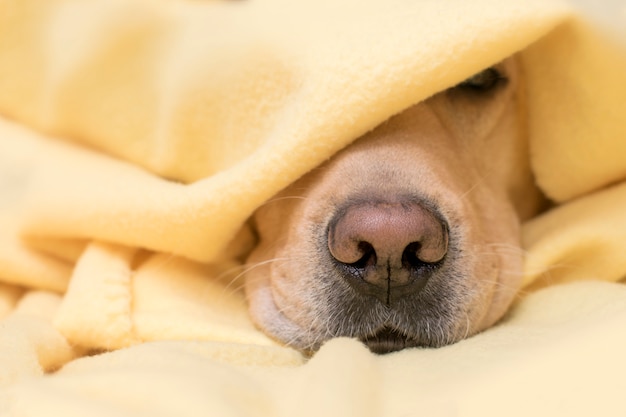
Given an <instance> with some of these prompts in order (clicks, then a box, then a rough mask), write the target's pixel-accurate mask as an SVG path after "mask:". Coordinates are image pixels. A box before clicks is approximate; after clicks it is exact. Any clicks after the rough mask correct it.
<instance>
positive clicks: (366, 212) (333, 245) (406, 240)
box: [328, 201, 448, 304]
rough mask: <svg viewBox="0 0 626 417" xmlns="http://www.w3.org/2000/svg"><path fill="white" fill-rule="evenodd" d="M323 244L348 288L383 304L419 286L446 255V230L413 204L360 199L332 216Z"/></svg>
mask: <svg viewBox="0 0 626 417" xmlns="http://www.w3.org/2000/svg"><path fill="white" fill-rule="evenodd" d="M328 248H329V250H330V253H331V255H332V256H333V258H335V259H336V260H337V261H338V263H339V264H340V265H341V266H342V269H343V271H344V275H346V277H347V279H348V281H349V282H351V284H353V286H355V287H356V288H357V289H358V290H359V291H360V292H364V293H368V294H371V295H375V296H377V297H378V298H380V299H381V300H382V301H383V302H385V303H387V304H389V303H390V302H391V301H392V299H395V298H397V297H398V296H402V295H405V294H407V293H414V292H416V291H418V290H419V289H421V288H422V287H423V286H424V284H425V282H426V279H427V278H428V276H429V275H430V272H431V271H432V270H433V269H434V268H435V267H436V266H437V264H438V263H439V262H440V261H442V259H443V258H444V256H445V255H446V253H447V250H448V231H447V227H446V225H445V223H444V222H442V221H440V220H439V219H438V218H437V216H436V215H435V214H434V213H433V212H432V211H431V210H429V209H427V208H426V207H424V206H423V205H422V204H420V203H418V202H413V201H411V202H385V201H377V202H366V203H360V204H354V205H351V206H349V207H347V208H346V209H345V210H343V211H341V212H339V213H338V215H337V216H336V217H335V218H334V219H333V222H331V224H330V227H329V230H328ZM355 278H356V279H355Z"/></svg>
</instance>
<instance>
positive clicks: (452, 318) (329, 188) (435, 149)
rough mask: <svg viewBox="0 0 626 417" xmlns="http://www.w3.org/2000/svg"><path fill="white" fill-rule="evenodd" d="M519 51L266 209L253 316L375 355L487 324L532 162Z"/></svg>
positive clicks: (438, 341)
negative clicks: (352, 342) (361, 346)
mask: <svg viewBox="0 0 626 417" xmlns="http://www.w3.org/2000/svg"><path fill="white" fill-rule="evenodd" d="M528 160H529V158H528V150H527V144H526V125H525V100H524V86H523V77H522V74H521V69H520V66H519V64H518V62H517V58H516V57H512V58H509V59H507V60H505V61H503V62H502V63H500V64H498V65H495V66H493V67H491V68H488V69H486V70H484V71H482V72H480V73H478V74H476V75H474V76H473V77H471V78H469V79H467V80H466V81H464V82H462V83H461V84H459V85H457V86H455V87H453V88H450V89H448V90H445V91H443V92H441V93H439V94H437V95H435V96H433V97H431V98H429V99H427V100H425V101H424V102H422V103H419V104H417V105H415V106H413V107H411V108H409V109H407V110H405V111H404V112H402V113H401V114H398V115H396V116H394V117H393V118H391V119H390V120H388V121H387V122H385V123H384V124H382V125H381V126H379V127H377V128H376V129H375V130H373V131H371V132H370V133H368V134H366V135H365V136H363V137H361V138H359V139H358V140H357V141H355V142H354V143H353V144H352V145H350V146H348V147H347V148H346V149H344V150H343V151H341V152H340V153H338V154H337V155H335V156H334V157H333V158H332V159H331V160H330V161H328V162H327V163H325V164H324V165H322V166H320V167H319V168H318V169H316V170H315V171H313V172H311V173H309V174H307V175H305V176H304V177H302V178H301V179H300V180H298V181H297V182H295V183H294V184H292V185H291V186H289V187H288V188H287V189H285V190H284V191H283V192H281V193H280V194H279V195H278V196H276V197H275V198H274V199H272V200H270V201H269V202H268V203H267V204H265V205H264V206H263V207H261V208H260V209H259V210H258V211H257V212H256V213H255V215H254V217H253V220H252V221H253V225H254V228H255V229H256V231H257V233H258V237H259V243H258V245H257V247H256V248H255V249H254V251H253V252H252V253H251V255H250V257H249V259H248V263H249V264H250V265H252V266H254V267H253V268H251V269H250V271H249V272H248V274H247V277H246V294H247V298H248V301H249V305H250V312H251V315H252V318H253V320H254V321H255V323H256V324H257V325H258V326H259V327H260V328H261V329H262V330H264V331H265V332H266V333H268V334H269V335H271V336H273V337H274V338H276V339H278V340H280V341H282V342H283V343H286V344H288V345H290V346H293V347H295V348H297V349H300V350H302V351H308V352H312V351H315V350H316V349H318V348H319V347H320V345H321V344H322V343H323V342H324V341H326V340H328V339H330V338H334V337H342V336H343V337H353V338H358V339H359V340H361V341H362V342H363V343H365V344H366V345H367V346H368V347H369V348H370V350H372V351H373V352H377V353H385V352H392V351H396V350H400V349H403V348H406V347H412V346H428V347H438V346H443V345H446V344H450V343H454V342H456V341H458V340H461V339H463V338H465V337H468V336H470V335H473V334H475V333H477V332H480V331H481V330H483V329H485V328H487V327H489V326H491V325H493V324H494V323H495V322H496V321H497V320H498V319H500V318H501V317H502V316H503V314H504V313H505V312H506V310H507V308H508V307H509V305H510V304H511V302H512V300H513V299H514V297H515V294H516V292H517V291H518V287H519V284H520V280H521V269H522V251H521V249H520V221H522V220H524V219H526V218H528V217H530V216H532V215H534V214H536V213H537V212H538V211H539V210H540V209H541V207H542V204H543V199H542V196H541V193H540V192H539V190H538V189H537V188H536V186H535V184H534V180H533V176H532V173H531V170H530V168H529V164H528Z"/></svg>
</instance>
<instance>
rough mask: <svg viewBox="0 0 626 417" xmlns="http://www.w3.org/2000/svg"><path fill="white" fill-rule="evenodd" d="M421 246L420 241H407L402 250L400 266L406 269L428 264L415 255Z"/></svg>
mask: <svg viewBox="0 0 626 417" xmlns="http://www.w3.org/2000/svg"><path fill="white" fill-rule="evenodd" d="M421 248H422V244H421V243H420V242H412V243H409V244H408V246H407V247H406V248H405V249H404V252H402V266H404V267H405V268H408V269H417V268H421V267H423V266H424V265H426V264H428V262H424V261H422V260H420V258H419V256H418V255H417V254H418V253H419V251H420V249H421Z"/></svg>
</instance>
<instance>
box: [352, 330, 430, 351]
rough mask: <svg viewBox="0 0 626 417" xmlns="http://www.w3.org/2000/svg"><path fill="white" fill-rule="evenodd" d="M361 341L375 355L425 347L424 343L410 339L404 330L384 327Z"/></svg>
mask: <svg viewBox="0 0 626 417" xmlns="http://www.w3.org/2000/svg"><path fill="white" fill-rule="evenodd" d="M359 340H360V341H361V342H363V344H365V346H367V347H368V348H369V350H371V351H372V352H373V353H378V354H385V353H391V352H396V351H399V350H402V349H406V348H410V347H420V346H424V343H423V342H422V343H420V341H419V340H418V339H416V338H413V337H410V336H409V335H408V334H407V333H405V332H403V331H402V330H399V329H396V328H394V327H390V326H384V327H382V328H380V329H379V330H378V331H377V332H375V333H374V334H371V335H367V336H363V337H360V338H359Z"/></svg>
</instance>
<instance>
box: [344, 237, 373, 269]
mask: <svg viewBox="0 0 626 417" xmlns="http://www.w3.org/2000/svg"><path fill="white" fill-rule="evenodd" d="M357 247H358V249H359V251H360V252H361V253H362V254H363V256H361V258H360V259H359V260H358V261H356V262H352V263H350V264H348V265H349V266H351V267H353V268H357V269H365V268H367V267H368V266H374V265H376V261H377V259H376V250H375V249H374V246H372V244H371V243H369V242H359V243H358V245H357ZM335 259H337V258H336V257H335ZM337 260H339V259H337ZM340 262H341V261H340Z"/></svg>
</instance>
